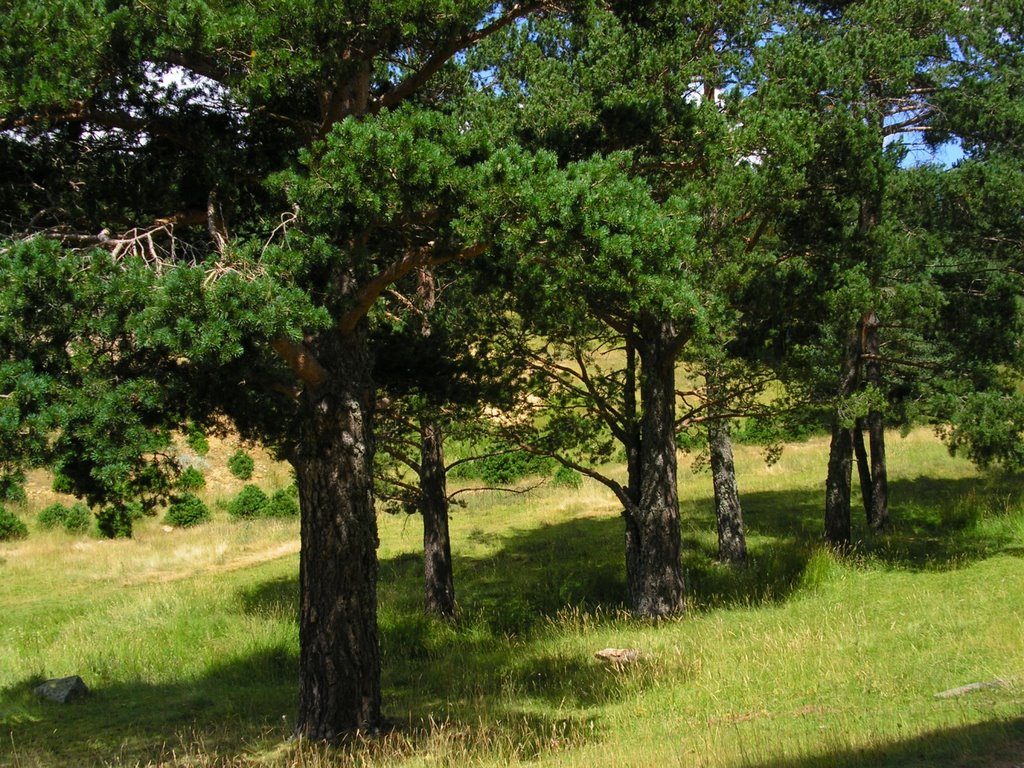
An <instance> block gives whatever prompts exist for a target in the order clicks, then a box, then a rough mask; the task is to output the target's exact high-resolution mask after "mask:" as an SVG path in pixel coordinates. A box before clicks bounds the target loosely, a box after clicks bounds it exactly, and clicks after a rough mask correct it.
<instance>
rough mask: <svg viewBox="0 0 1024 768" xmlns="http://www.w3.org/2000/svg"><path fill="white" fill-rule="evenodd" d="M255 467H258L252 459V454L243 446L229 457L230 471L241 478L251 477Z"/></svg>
mask: <svg viewBox="0 0 1024 768" xmlns="http://www.w3.org/2000/svg"><path fill="white" fill-rule="evenodd" d="M254 469H256V463H255V462H254V461H253V460H252V456H250V455H249V454H248V453H246V452H245V451H243V450H242V449H241V448H239V449H238V450H237V451H235V452H234V453H232V454H231V456H229V457H228V472H230V473H231V474H232V475H234V476H235V477H237V478H238V479H239V480H248V479H249V478H251V477H252V473H253V470H254Z"/></svg>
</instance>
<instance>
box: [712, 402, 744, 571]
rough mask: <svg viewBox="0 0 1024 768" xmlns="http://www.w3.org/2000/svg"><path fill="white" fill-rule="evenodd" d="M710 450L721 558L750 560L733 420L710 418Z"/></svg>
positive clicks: (737, 561) (736, 561)
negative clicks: (737, 479) (739, 486)
mask: <svg viewBox="0 0 1024 768" xmlns="http://www.w3.org/2000/svg"><path fill="white" fill-rule="evenodd" d="M708 451H709V454H710V459H711V480H712V483H713V485H714V487H715V517H716V519H717V521H718V559H719V560H720V561H721V562H723V563H730V564H732V565H742V564H743V563H745V562H746V561H747V539H746V536H745V535H744V533H743V509H742V507H741V506H740V492H739V488H738V486H737V485H736V466H735V464H734V462H733V457H732V436H731V435H730V434H729V422H728V421H726V420H724V419H712V420H711V421H709V422H708Z"/></svg>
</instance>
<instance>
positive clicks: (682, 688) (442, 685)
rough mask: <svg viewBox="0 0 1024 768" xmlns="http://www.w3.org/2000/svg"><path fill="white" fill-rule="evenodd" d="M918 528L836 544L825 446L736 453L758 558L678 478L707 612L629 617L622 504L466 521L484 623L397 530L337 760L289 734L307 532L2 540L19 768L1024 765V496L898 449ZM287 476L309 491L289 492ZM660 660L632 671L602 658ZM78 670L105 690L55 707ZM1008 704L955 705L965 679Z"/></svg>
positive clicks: (274, 528)
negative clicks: (436, 595) (375, 659)
mask: <svg viewBox="0 0 1024 768" xmlns="http://www.w3.org/2000/svg"><path fill="white" fill-rule="evenodd" d="M888 447H889V456H890V475H891V477H892V491H893V510H892V511H893V516H894V519H895V525H894V529H893V531H892V532H890V533H888V534H886V535H884V536H871V535H869V533H868V532H867V530H866V527H865V526H864V523H863V520H862V515H856V514H855V537H856V538H857V539H858V540H859V543H858V545H857V547H856V548H855V552H854V553H853V554H852V555H851V556H850V557H848V558H845V559H841V560H840V559H837V558H835V557H834V556H833V555H832V554H830V553H828V552H826V551H824V550H823V549H822V548H821V547H820V545H819V542H820V530H821V506H822V494H821V484H822V477H823V473H824V464H825V459H826V455H825V452H826V449H827V446H826V444H825V443H824V441H822V440H820V439H819V440H812V441H810V442H808V443H805V444H800V445H794V446H790V447H788V448H787V450H786V452H785V453H784V454H783V457H782V460H781V461H780V462H779V463H778V464H776V465H773V466H771V467H765V466H764V464H763V463H762V462H761V461H760V458H759V455H758V453H757V450H756V449H754V448H750V447H742V448H740V449H738V451H737V466H738V473H739V482H740V487H741V492H742V494H743V501H744V512H745V518H746V523H747V528H748V547H749V550H750V560H751V562H750V564H749V566H748V567H747V568H745V569H742V570H734V569H731V568H728V567H725V566H722V565H719V564H718V563H716V562H715V535H714V519H713V512H712V501H711V492H710V491H711V489H710V479H709V477H708V476H707V474H694V473H691V472H690V471H688V470H687V469H686V468H681V470H680V481H681V498H682V511H683V520H684V532H683V535H684V545H685V546H684V552H685V555H684V565H685V568H686V579H687V587H688V601H689V610H688V614H687V615H686V616H685V617H683V618H681V619H679V620H674V621H668V622H662V623H660V624H658V625H651V624H648V623H643V622H638V621H635V620H633V619H631V618H630V617H629V616H628V615H627V614H626V613H625V611H624V605H623V602H622V601H623V596H624V591H625V576H624V572H623V565H622V524H621V521H620V519H619V517H618V515H617V510H616V505H615V503H614V500H613V499H611V498H610V496H609V495H608V494H607V493H606V492H604V491H603V490H602V489H601V488H600V487H598V486H595V485H593V484H591V483H589V482H588V483H584V485H583V486H582V487H581V488H579V489H566V488H557V489H556V488H543V489H538V490H537V491H535V492H533V493H532V494H530V495H527V496H511V495H508V494H480V495H472V496H470V498H469V503H468V506H467V507H466V508H457V509H455V510H453V513H452V536H453V548H454V551H455V553H456V563H455V565H456V589H457V592H458V597H459V605H460V616H459V619H458V620H457V621H456V622H455V623H453V624H449V623H445V622H441V621H437V620H433V619H430V618H427V617H425V616H423V615H422V612H421V607H420V606H421V601H422V585H421V578H422V576H421V563H420V558H419V556H418V554H417V553H418V550H419V546H420V536H421V530H420V526H419V521H418V520H417V519H415V518H406V517H404V516H400V517H382V518H381V521H380V522H381V525H380V527H381V548H380V557H381V580H380V602H381V607H380V621H381V629H382V648H383V658H384V681H383V683H384V696H385V710H386V714H387V716H388V717H389V718H390V720H391V721H392V723H393V724H394V726H395V728H394V730H393V731H392V732H391V733H388V734H387V735H385V736H382V737H378V738H375V739H372V740H367V741H359V742H356V743H353V744H349V745H346V746H344V747H341V748H337V749H327V748H323V747H319V746H316V745H308V744H301V743H295V742H289V741H287V737H288V736H289V734H290V732H291V721H292V718H293V713H294V711H295V708H296V702H295V698H296V674H297V673H296V666H297V642H298V641H297V627H296V623H295V616H296V612H297V570H298V568H297V555H296V554H295V552H296V547H295V540H296V538H297V524H296V523H294V522H280V521H254V522H250V523H231V522H229V521H228V520H227V516H226V514H225V513H224V512H223V511H216V512H215V513H214V522H212V523H210V524H207V525H202V526H199V527H197V528H195V529H189V530H176V531H173V532H167V531H164V530H163V529H162V528H161V526H160V524H159V522H157V521H144V522H143V523H142V524H140V526H139V528H138V530H137V533H136V538H135V539H133V540H131V541H113V542H112V541H100V540H96V539H90V538H86V537H78V538H76V537H73V536H70V535H68V534H66V533H64V532H63V531H50V532H44V531H40V530H38V529H36V528H35V527H34V526H33V524H32V522H33V521H32V520H31V519H30V518H29V512H28V511H26V512H25V513H24V515H25V519H26V520H27V522H29V524H30V528H32V533H31V536H30V537H29V539H27V540H25V541H22V542H13V543H9V544H3V545H0V765H3V766H19V767H20V766H57V765H111V766H135V765H152V766H156V765H168V766H171V765H174V766H214V765H223V766H264V765H266V766H315V767H319V766H328V765H330V766H335V765H352V766H363V765H367V766H368V765H381V766H402V767H403V768H404V767H405V766H421V765H423V766H425V765H431V766H433V765H450V766H457V765H459V766H461V765H495V766H497V765H509V764H520V763H523V764H530V765H541V766H591V765H607V766H758V767H760V768H817V767H819V766H821V767H822V768H824V767H825V766H836V765H845V766H864V765H872V766H876V765H877V766H932V765H953V766H957V765H960V766H997V767H999V768H1009V767H1010V766H1012V765H1015V764H1018V763H1019V762H1020V759H1019V756H1020V754H1022V753H1024V643H1022V640H1024V569H1022V567H1021V565H1022V562H1021V559H1022V555H1024V503H1022V499H1021V491H1022V490H1024V485H1022V483H1021V481H1020V479H1019V478H1016V477H1013V476H1007V475H1000V474H992V475H982V474H979V473H977V472H975V471H974V470H973V469H972V468H971V467H970V466H969V465H967V464H966V463H964V462H962V461H958V460H954V459H951V458H950V457H949V456H948V455H946V453H945V451H944V449H943V448H942V446H941V445H939V444H938V443H937V442H936V441H935V440H934V439H933V438H932V437H931V436H930V435H929V434H927V433H924V432H917V433H914V434H912V435H911V436H910V437H908V438H906V439H900V438H898V437H895V436H894V437H893V438H892V439H891V440H890V445H889V446H888ZM284 474H285V475H286V473H284ZM608 646H613V647H628V648H635V649H637V650H639V651H640V653H641V654H642V655H641V658H640V661H639V662H637V663H636V664H635V665H633V666H631V667H627V668H625V669H622V670H615V669H613V668H609V667H606V666H604V665H602V664H601V663H599V662H598V661H597V660H596V659H595V658H594V653H595V651H597V650H599V649H601V648H604V647H608ZM70 674H80V675H81V676H82V677H83V678H84V679H85V680H86V682H87V684H88V685H89V686H90V687H91V688H92V690H93V693H92V695H91V696H89V697H88V698H86V699H84V700H82V701H79V702H76V703H72V704H69V705H66V706H59V705H54V704H48V703H45V702H42V701H40V700H38V699H36V698H35V697H34V696H33V695H32V693H31V688H32V686H33V684H34V683H36V682H37V681H39V680H42V679H44V678H47V677H56V676H64V675H70ZM997 679H998V680H1001V681H1003V682H1004V685H1002V686H1001V687H993V688H988V689H984V690H980V691H976V692H974V693H971V694H968V695H965V696H962V697H957V698H950V699H936V698H935V694H936V693H938V692H940V691H944V690H948V689H951V688H954V687H957V686H960V685H964V684H966V683H972V682H978V681H991V680H997Z"/></svg>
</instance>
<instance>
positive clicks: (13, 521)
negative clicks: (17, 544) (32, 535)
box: [0, 507, 28, 541]
mask: <svg viewBox="0 0 1024 768" xmlns="http://www.w3.org/2000/svg"><path fill="white" fill-rule="evenodd" d="M26 536H28V526H27V525H25V523H23V522H22V521H21V518H19V517H18V516H17V515H15V514H14V513H13V512H9V511H7V509H6V508H4V507H0V541H14V540H15V539H24V538H25V537H26Z"/></svg>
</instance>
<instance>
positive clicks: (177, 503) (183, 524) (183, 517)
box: [164, 493, 210, 528]
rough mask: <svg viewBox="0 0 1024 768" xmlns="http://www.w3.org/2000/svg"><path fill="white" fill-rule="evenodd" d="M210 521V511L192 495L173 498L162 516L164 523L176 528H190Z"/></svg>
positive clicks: (185, 494) (186, 494)
mask: <svg viewBox="0 0 1024 768" xmlns="http://www.w3.org/2000/svg"><path fill="white" fill-rule="evenodd" d="M209 519H210V510H209V509H208V508H207V506H206V505H205V504H204V503H203V502H202V501H201V500H200V499H199V497H198V496H196V495H195V494H192V493H183V494H182V495H181V496H177V497H175V499H174V500H173V501H172V502H171V505H170V506H169V507H168V508H167V514H166V515H164V522H165V523H167V525H173V526H175V527H176V528H191V527H192V526H194V525H199V524H200V523H205V522H207V521H209Z"/></svg>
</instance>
